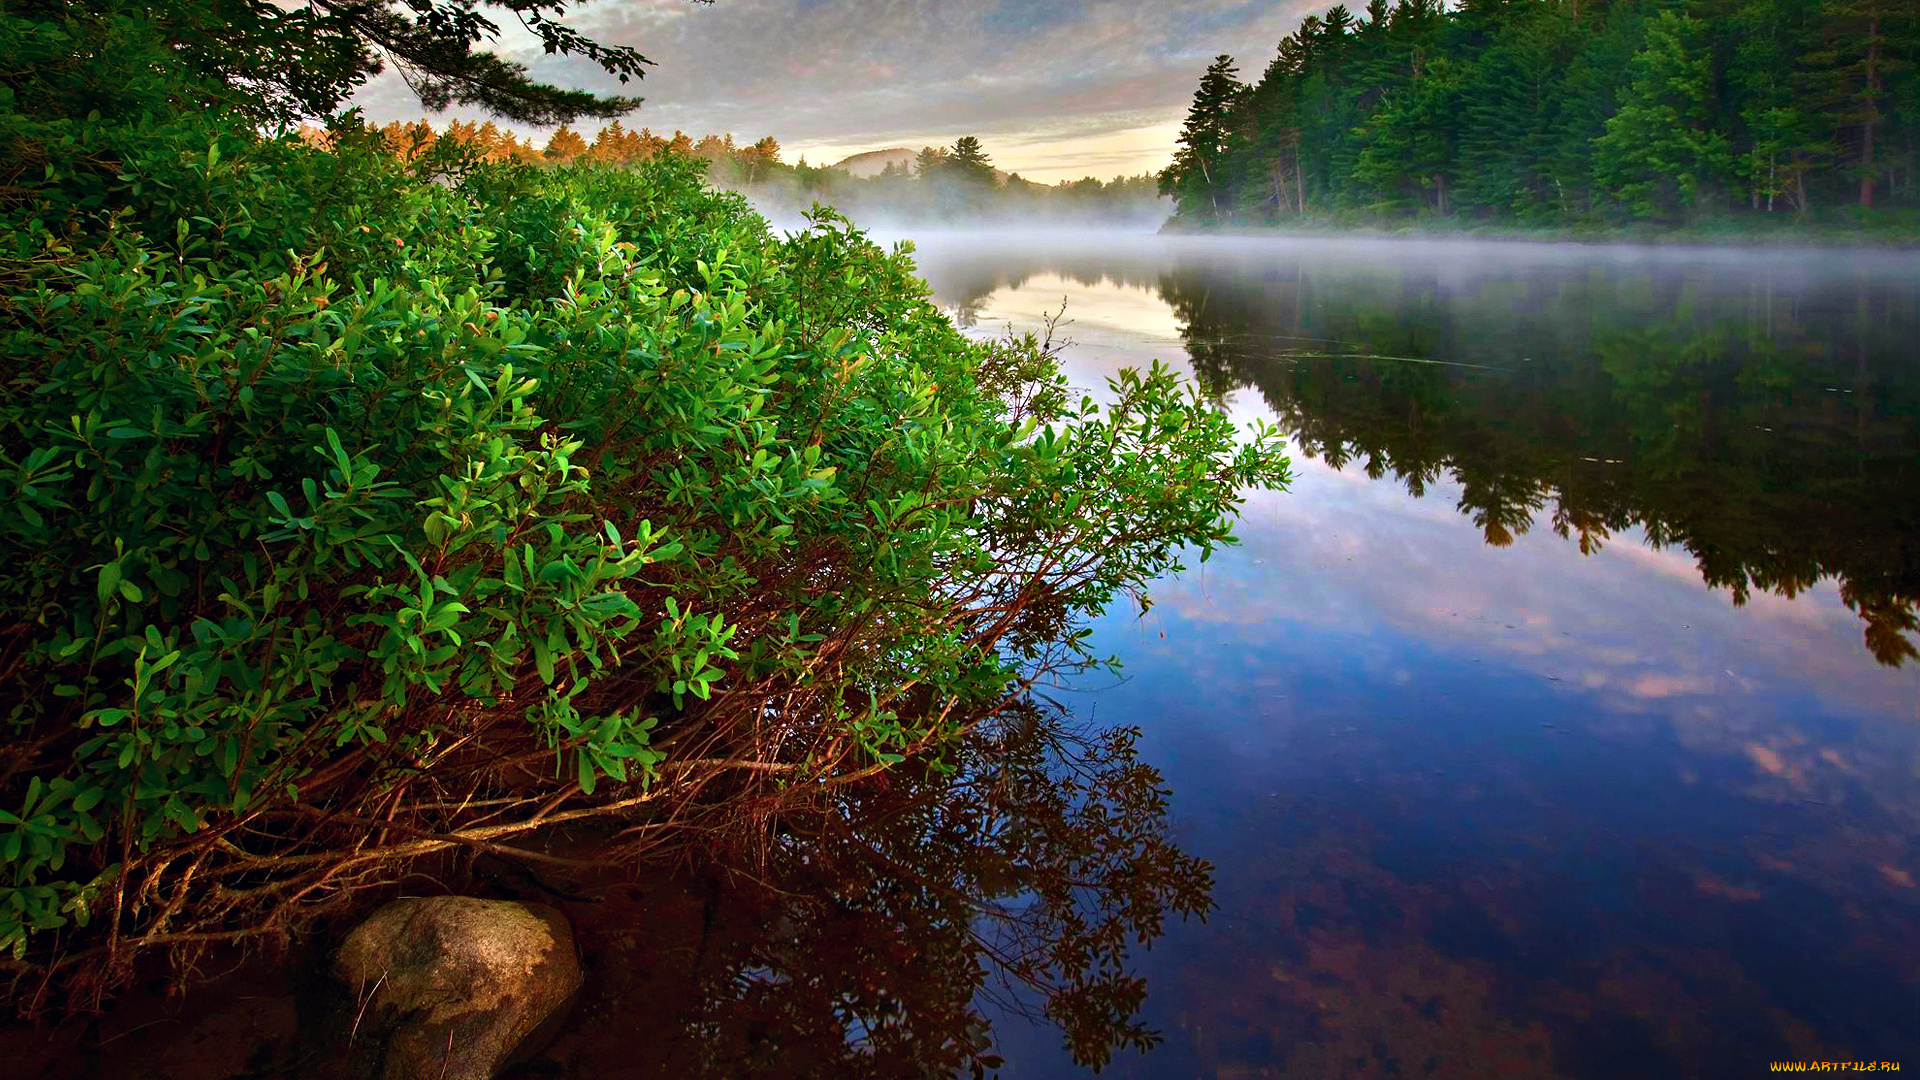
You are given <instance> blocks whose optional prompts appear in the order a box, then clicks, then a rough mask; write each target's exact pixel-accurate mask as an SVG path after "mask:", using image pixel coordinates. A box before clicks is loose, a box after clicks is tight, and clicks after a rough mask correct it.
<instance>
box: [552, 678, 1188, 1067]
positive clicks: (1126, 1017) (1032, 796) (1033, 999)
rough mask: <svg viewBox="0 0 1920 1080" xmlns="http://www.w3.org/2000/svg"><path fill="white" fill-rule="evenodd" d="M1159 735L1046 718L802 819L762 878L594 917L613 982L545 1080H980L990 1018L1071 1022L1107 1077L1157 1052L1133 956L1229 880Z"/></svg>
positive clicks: (1025, 709)
mask: <svg viewBox="0 0 1920 1080" xmlns="http://www.w3.org/2000/svg"><path fill="white" fill-rule="evenodd" d="M1137 736H1138V732H1136V731H1133V730H1130V729H1114V730H1108V731H1102V732H1097V733H1093V732H1078V731H1075V730H1072V729H1070V728H1069V727H1068V726H1067V723H1066V721H1065V720H1064V719H1063V717H1062V715H1061V714H1060V712H1059V710H1057V709H1055V708H1053V707H1052V706H1050V705H1047V704H1045V703H1043V702H1040V701H1034V700H1027V701H1024V702H1022V703H1021V704H1020V706H1019V707H1018V708H1017V709H1014V710H1009V712H1007V713H1005V714H1003V715H1002V716H1001V717H1000V718H998V719H997V720H995V721H994V722H993V725H992V727H991V729H983V730H980V731H978V732H976V733H975V735H974V736H973V737H972V738H971V739H970V740H969V741H968V742H967V743H966V745H965V746H964V747H962V748H961V749H959V750H958V751H956V752H955V754H954V755H953V757H952V758H951V759H950V762H949V763H948V768H949V771H944V772H943V771H942V770H939V769H935V768H931V767H921V768H919V769H917V770H915V771H914V772H913V773H911V774H910V773H909V772H908V771H907V770H906V769H905V768H904V767H903V768H901V769H899V770H896V771H895V772H894V773H893V774H892V775H891V776H883V777H876V778H873V779H872V780H870V781H868V782H867V783H866V784H865V786H863V787H861V788H860V789H859V790H857V791H852V792H849V793H846V794H844V795H840V796H836V797H835V798H834V799H833V801H832V803H831V805H830V806H829V807H828V808H827V809H826V811H825V812H824V813H821V814H819V815H810V816H809V817H807V818H806V819H789V820H786V821H785V822H784V823H783V825H782V827H781V828H780V830H779V832H778V834H777V837H776V838H775V839H774V840H773V842H772V843H771V844H770V846H769V848H768V849H767V850H766V851H765V852H764V853H763V855H762V856H761V857H760V859H759V860H758V865H757V866H754V867H751V868H747V867H740V866H736V867H733V868H732V869H731V870H720V871H716V872H715V876H713V877H711V878H709V879H706V884H705V886H704V895H701V893H702V891H703V889H702V887H700V886H693V887H689V888H687V889H686V890H685V892H684V894H683V895H682V896H681V897H680V900H681V901H682V902H681V903H679V904H678V905H676V904H675V902H674V900H673V898H672V897H668V896H663V895H660V894H655V895H651V896H647V897H641V898H637V899H638V902H637V904H635V905H634V908H635V910H634V911H633V913H632V914H628V913H626V912H627V909H626V906H625V905H618V906H615V907H613V908H610V909H607V910H603V911H600V912H595V913H591V914H587V915H586V916H585V925H583V926H582V938H583V940H582V944H583V947H584V949H585V951H586V952H587V954H588V955H589V956H593V955H596V954H598V955H604V956H607V957H609V959H608V960H607V961H606V962H605V963H603V964H602V965H601V966H602V967H603V968H604V969H605V970H603V971H602V972H600V973H598V974H599V978H598V985H590V986H589V992H588V1001H587V1002H586V1003H585V1004H584V1006H583V1008H584V1010H585V1012H586V1015H584V1016H578V1017H576V1019H575V1021H574V1022H572V1023H569V1025H568V1027H569V1028H570V1029H571V1031H570V1033H569V1034H568V1035H567V1036H564V1037H562V1038H561V1039H560V1040H559V1041H558V1042H557V1043H556V1044H555V1045H554V1046H553V1047H552V1048H551V1049H550V1050H549V1051H548V1053H547V1054H545V1055H544V1056H543V1059H542V1060H540V1061H535V1062H532V1063H529V1064H528V1065H526V1066H523V1068H522V1072H523V1073H524V1075H527V1076H536V1075H568V1076H573V1075H581V1076H585V1075H596V1074H597V1072H596V1071H597V1070H604V1069H607V1068H610V1067H613V1068H617V1069H618V1070H619V1071H620V1073H621V1074H622V1075H646V1076H651V1075H662V1076H665V1075H672V1076H713V1077H744V1076H754V1077H811V1076H820V1077H835V1078H840V1077H855V1076H871V1077H907V1076H914V1077H918V1076H929V1077H931V1076H953V1075H968V1074H971V1075H975V1076H979V1075H983V1074H988V1073H990V1072H992V1071H993V1070H994V1069H995V1068H997V1067H998V1066H999V1065H1000V1061H999V1059H998V1057H997V1056H996V1055H995V1053H994V1051H993V1044H992V1032H991V1027H990V1024H989V1021H988V1019H987V1016H986V1015H985V1014H986V1013H987V1012H989V1011H991V1012H994V1013H998V1014H1002V1015H1011V1016H1015V1017H1018V1016H1022V1015H1024V1016H1028V1017H1030V1018H1032V1019H1034V1020H1041V1021H1044V1022H1048V1023H1051V1024H1053V1025H1056V1026H1058V1027H1059V1029H1060V1030H1061V1032H1062V1033H1063V1036H1064V1039H1065V1043H1066V1046H1067V1048H1068V1049H1069V1050H1070V1051H1071V1053H1072V1055H1073V1057H1074V1058H1075V1060H1077V1061H1079V1062H1081V1063H1082V1064H1086V1065H1090V1066H1094V1067H1098V1066H1101V1065H1104V1064H1106V1063H1107V1062H1108V1061H1109V1060H1110V1058H1111V1055H1112V1054H1113V1053H1114V1052H1115V1051H1116V1050H1123V1049H1131V1050H1146V1049H1148V1048H1150V1047H1151V1046H1152V1045H1153V1044H1154V1043H1156V1042H1158V1041H1159V1036H1158V1035H1157V1034H1156V1033H1154V1032H1153V1031H1151V1030H1149V1029H1148V1028H1146V1027H1145V1026H1144V1025H1143V1024H1142V1023H1141V1022H1140V1021H1139V1019H1138V1012H1139V1009H1140V1006H1141V1003H1142V1002H1143V1000H1144V998H1145V994H1146V986H1145V983H1144V981H1143V980H1142V979H1140V978H1138V977H1137V976H1135V975H1133V974H1131V973H1130V972H1129V968H1128V959H1129V950H1130V948H1131V947H1133V946H1135V945H1145V944H1148V943H1150V942H1152V941H1153V940H1154V939H1156V938H1157V937H1159V935H1160V933H1161V928H1162V921H1163V919H1164V917H1165V916H1166V915H1167V913H1169V912H1172V913H1174V914H1177V915H1179V916H1181V917H1201V918H1204V917H1205V915H1206V913H1207V912H1208V911H1209V910H1211V908H1212V899H1211V891H1212V868H1211V867H1210V866H1209V865H1208V864H1207V863H1205V862H1203V861H1201V860H1199V859H1196V858H1193V857H1191V856H1189V855H1186V854H1184V853H1183V852H1181V851H1180V850H1179V848H1177V847H1176V846H1175V845H1174V844H1173V843H1172V841H1171V840H1170V838H1169V836H1168V832H1167V796H1168V792H1167V790H1166V789H1165V787H1164V785H1163V783H1162V781H1161V778H1160V775H1159V773H1157V772H1156V771H1155V770H1154V769H1153V768H1151V767H1149V766H1147V765H1145V764H1142V763H1141V762H1140V761H1139V760H1138V758H1137V757H1136V755H1135V749H1134V741H1135V739H1136V738H1137ZM570 910H574V911H577V910H578V909H570ZM628 918H637V919H639V920H640V921H641V929H639V930H638V931H633V930H631V928H620V927H618V926H617V925H616V924H618V923H620V922H622V921H624V920H626V919H628ZM676 925H678V926H679V927H680V930H678V931H676V930H675V929H674V927H675V926H676ZM635 933H637V934H639V935H640V936H641V938H642V940H640V941H637V942H636V941H635V940H633V937H632V935H633V934H635ZM598 936H611V937H622V936H625V938H626V940H624V941H623V942H618V943H615V942H610V941H596V940H595V939H596V937H598ZM689 953H690V954H691V956H689V955H688V954H689ZM689 983H690V984H691V987H690V988H691V993H688V990H689ZM667 994H671V995H672V998H671V999H666V998H664V995H667ZM607 1075H611V1073H607Z"/></svg>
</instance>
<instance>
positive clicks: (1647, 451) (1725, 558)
mask: <svg viewBox="0 0 1920 1080" xmlns="http://www.w3.org/2000/svg"><path fill="white" fill-rule="evenodd" d="M1506 247H1507V248H1508V249H1509V250H1506V251H1503V252H1501V253H1500V254H1501V257H1500V258H1489V257H1487V256H1486V255H1485V254H1484V251H1483V249H1480V248H1475V247H1464V246H1459V245H1445V244H1401V245H1398V246H1397V249H1396V248H1395V247H1394V246H1392V245H1368V244H1350V245H1344V246H1334V247H1331V248H1329V247H1326V246H1322V247H1318V248H1313V247H1300V246H1291V247H1289V246H1285V245H1272V244H1268V245H1248V244H1234V243H1232V242H1220V243H1215V244H1206V243H1201V244H1191V243H1190V244H1184V245H1173V246H1169V245H1167V244H1166V243H1165V242H1155V241H1134V242H1130V243H1129V242H1119V243H1117V244H1115V245H1113V246H1101V245H1098V244H1084V243H1082V244H1077V245H1065V246H1062V247H1058V248H1051V247H1048V246H1047V245H1045V244H1037V245H1036V244H1032V243H1023V244H1022V245H1020V247H1018V248H1015V249H1011V250H1010V249H1009V248H1006V247H999V246H994V245H990V244H981V245H972V246H966V247H961V246H958V245H954V244H951V243H948V244H944V245H943V244H942V243H941V242H940V241H939V240H938V239H936V240H934V241H931V242H930V244H929V250H930V251H931V252H932V255H931V256H930V257H923V262H924V263H925V264H926V266H927V269H928V271H929V279H930V280H931V281H932V282H933V284H934V286H935V288H936V290H937V291H938V292H939V293H940V294H941V295H942V296H943V297H945V298H946V299H947V300H948V301H949V302H950V303H951V304H953V305H954V306H955V307H956V309H957V310H958V311H960V313H961V314H962V315H963V317H964V318H965V319H968V320H974V321H977V320H978V318H979V315H980V310H981V306H982V305H983V304H984V303H986V301H987V298H988V297H989V296H991V295H993V293H994V292H995V291H996V290H1007V289H1018V288H1019V287H1020V286H1021V285H1023V284H1025V283H1026V282H1027V281H1028V280H1029V279H1030V278H1032V277H1033V276H1034V275H1035V274H1040V273H1049V274H1054V275H1058V276H1059V277H1060V278H1064V279H1066V280H1068V281H1072V282H1078V283H1081V284H1083V285H1089V286H1107V288H1106V289H1104V290H1102V291H1104V293H1105V294H1106V296H1107V297H1108V298H1111V297H1113V296H1116V295H1125V293H1126V291H1127V289H1126V288H1125V287H1132V288H1133V289H1138V290H1141V291H1144V290H1145V289H1147V288H1151V289H1152V290H1153V292H1154V293H1155V294H1157V299H1159V300H1160V301H1162V302H1163V303H1164V306H1165V308H1167V309H1169V310H1170V312H1171V315H1172V326H1173V327H1174V329H1175V332H1176V333H1177V334H1178V338H1179V341H1180V344H1181V345H1182V346H1183V348H1184V351H1185V352H1186V353H1187V355H1188V356H1189V357H1190V359H1191V362H1192V365H1193V370H1194V372H1195V374H1196V375H1197V376H1198V377H1199V378H1200V379H1201V381H1202V382H1203V384H1205V385H1206V386H1207V387H1208V388H1209V389H1210V390H1211V391H1212V392H1213V393H1215V394H1216V395H1222V396H1224V395H1226V394H1228V393H1230V392H1232V391H1234V390H1237V389H1243V388H1247V389H1252V390H1254V391H1255V392H1257V393H1258V394H1259V395H1260V397H1261V398H1262V399H1263V400H1264V402H1265V404H1266V406H1267V408H1268V410H1269V411H1270V413H1271V418H1272V419H1273V420H1274V421H1275V422H1276V423H1278V424H1279V426H1280V427H1281V428H1282V430H1283V431H1285V432H1286V433H1287V434H1288V435H1289V436H1291V438H1292V440H1293V442H1294V444H1295V446H1296V448H1297V449H1298V450H1299V451H1300V452H1302V453H1304V454H1306V455H1308V456H1310V457H1313V458H1316V459H1319V460H1322V461H1325V462H1326V463H1328V464H1329V465H1331V466H1333V467H1334V468H1336V469H1339V468H1342V467H1344V466H1346V465H1347V464H1348V463H1350V462H1351V463H1357V464H1359V465H1361V466H1362V467H1363V468H1364V470H1365V473H1366V475H1367V476H1368V477H1370V478H1372V479H1376V480H1377V479H1381V478H1383V477H1386V476H1392V477H1393V478H1394V479H1395V480H1397V481H1398V482H1399V483H1401V484H1402V485H1403V486H1404V487H1405V489H1406V490H1407V491H1408V492H1410V493H1411V494H1413V495H1416V496H1421V495H1424V494H1425V493H1426V492H1427V490H1428V489H1429V488H1430V487H1432V486H1433V484H1434V483H1435V481H1436V480H1438V479H1440V478H1442V477H1448V478H1451V479H1452V480H1454V481H1455V482H1457V484H1458V485H1459V487H1460V488H1461V491H1460V494H1459V498H1458V509H1459V510H1460V512H1461V513H1462V514H1464V515H1466V516H1468V517H1469V518H1471V519H1472V521H1473V522H1474V524H1475V525H1476V526H1478V527H1479V528H1480V529H1481V531H1482V535H1483V536H1484V537H1485V540H1486V542H1487V543H1488V544H1491V545H1494V546H1502V547H1503V546H1507V545H1509V544H1511V543H1512V542H1513V539H1514V537H1516V536H1518V535H1522V534H1524V533H1526V532H1527V531H1528V530H1529V529H1531V528H1533V527H1534V526H1535V523H1536V522H1539V521H1542V520H1543V519H1544V522H1545V523H1546V524H1547V525H1548V526H1549V527H1550V528H1551V529H1552V531H1553V532H1554V533H1555V534H1557V535H1559V536H1561V537H1563V538H1565V539H1568V540H1570V541H1572V542H1575V543H1577V544H1578V546H1579V549H1580V551H1581V552H1582V553H1586V554H1592V553H1593V552H1595V551H1598V550H1599V549H1600V548H1601V547H1602V546H1603V545H1604V544H1605V543H1606V542H1607V541H1609V540H1610V539H1611V538H1613V537H1614V536H1616V535H1618V534H1619V533H1621V532H1622V531H1623V530H1627V529H1630V528H1631V529H1637V530H1639V531H1640V533H1641V534H1642V535H1643V537H1644V540H1645V542H1646V543H1648V544H1650V545H1651V546H1653V547H1654V548H1656V549H1664V548H1668V547H1673V548H1678V549H1680V550H1683V551H1685V552H1686V553H1688V554H1689V555H1691V556H1692V557H1693V558H1694V560H1695V562H1696V565H1697V567H1698V570H1699V573H1700V576H1701V578H1702V579H1703V580H1704V581H1705V582H1706V583H1707V584H1708V585H1710V586H1712V587H1714V588H1718V589H1725V590H1727V592H1728V593H1729V594H1730V596H1731V597H1732V600H1733V602H1734V603H1735V604H1736V605H1742V604H1745V603H1746V602H1747V601H1748V599H1749V598H1750V597H1751V595H1752V594H1753V593H1754V592H1755V591H1762V592H1768V593H1773V594H1775V595H1779V596H1784V597H1793V596H1797V595H1799V594H1801V593H1803V592H1805V591H1806V590H1807V589H1809V588H1811V587H1812V586H1814V585H1815V584H1816V583H1817V582H1819V581H1821V580H1822V579H1828V578H1831V579H1833V580H1835V581H1836V582H1837V583H1838V586H1839V590H1840V596H1841V599H1842V601H1843V602H1844V603H1845V604H1846V606H1847V607H1848V608H1850V609H1851V610H1853V611H1854V612H1855V613H1857V614H1858V615H1859V617H1860V619H1861V620H1862V622H1863V623H1864V624H1865V625H1864V634H1863V636H1864V641H1865V645H1866V648H1867V649H1868V651H1869V652H1870V653H1871V654H1872V655H1873V656H1874V657H1875V658H1876V659H1877V660H1879V661H1880V662H1881V663H1883V664H1889V665H1898V664H1900V663H1902V662H1903V661H1906V660H1910V659H1912V658H1914V657H1915V655H1916V652H1915V636H1916V633H1917V632H1920V616H1917V615H1916V603H1920V365H1916V364H1915V363H1913V362H1912V356H1913V351H1912V350H1913V342H1914V341H1915V340H1916V337H1920V281H1916V277H1917V276H1920V275H1916V267H1915V265H1914V261H1913V260H1912V259H1911V257H1903V256H1877V255H1873V254H1867V255H1845V256H1836V255H1831V254H1819V253H1779V252H1769V253H1759V254H1758V256H1757V257H1756V255H1754V254H1748V253H1714V252H1706V253H1695V254H1691V255H1686V254H1681V255H1675V254H1671V253H1669V254H1666V255H1660V256H1654V255H1650V254H1647V253H1635V252H1631V251H1607V250H1604V249H1602V250H1599V251H1594V250H1585V249H1565V248H1558V247H1549V246H1540V247H1535V248H1531V249H1528V248H1527V247H1526V246H1517V245H1507V246H1506ZM1516 247H1519V248H1520V251H1519V253H1518V254H1516V253H1515V252H1514V251H1513V250H1512V249H1514V248H1516ZM1137 329H1138V328H1137ZM1145 329H1146V331H1147V333H1148V334H1149V335H1151V336H1157V334H1155V333H1154V332H1155V331H1158V330H1159V329H1160V328H1159V327H1149V328H1145Z"/></svg>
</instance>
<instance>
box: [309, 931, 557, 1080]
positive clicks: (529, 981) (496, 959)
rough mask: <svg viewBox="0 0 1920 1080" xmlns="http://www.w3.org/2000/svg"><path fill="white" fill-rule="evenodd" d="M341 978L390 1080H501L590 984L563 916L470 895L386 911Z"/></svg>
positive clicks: (350, 939) (347, 957) (356, 942)
mask: <svg viewBox="0 0 1920 1080" xmlns="http://www.w3.org/2000/svg"><path fill="white" fill-rule="evenodd" d="M335 973H336V974H337V975H338V976H339V977H340V978H341V979H343V980H345V982H346V984H347V987H348V988H349V989H350V990H351V991H352V992H353V993H354V1002H355V1020H354V1026H353V1030H352V1032H351V1035H350V1037H351V1038H352V1039H355V1040H362V1039H373V1040H379V1041H380V1043H381V1045H380V1051H379V1054H378V1055H377V1056H378V1060H379V1065H378V1070H379V1071H378V1075H379V1076H380V1077H381V1078H382V1080H490V1078H491V1077H492V1076H493V1074H494V1073H496V1072H498V1071H499V1070H500V1068H501V1066H503V1065H504V1064H505V1063H506V1062H507V1059H508V1055H510V1054H511V1053H512V1052H513V1050H514V1048H515V1047H517V1046H518V1045H519V1044H520V1043H521V1041H522V1040H524V1039H525V1038H526V1037H527V1035H528V1034H529V1033H531V1032H532V1031H533V1030H534V1029H535V1028H537V1027H539V1026H540V1023H541V1021H543V1020H545V1019H546V1018H547V1017H548V1016H549V1015H551V1014H552V1013H553V1012H554V1011H555V1010H557V1009H559V1008H560V1006H561V1005H563V1004H565V1003H566V1001H567V999H568V998H569V997H571V996H572V995H573V992H574V991H575V990H578V989H579V988H580V982H581V975H580V959H579V956H578V955H577V954H576V953H575V952H574V946H573V932H572V930H571V929H569V927H568V926H567V921H566V919H565V918H564V917H562V916H561V914H560V913H559V912H558V911H555V910H554V909H552V908H550V907H547V906H546V905H544V904H520V903H514V902H511V901H505V900H480V899H476V898H474V897H470V896H436V897H428V898H423V899H412V900H396V901H394V902H393V903H390V904H388V905H386V906H385V907H382V908H381V909H380V910H378V911H376V912H374V913H373V914H372V915H371V916H369V917H368V919H367V921H366V922H363V923H361V924H360V925H359V926H358V927H356V928H355V929H354V931H353V933H351V934H349V935H347V940H346V942H345V943H344V944H343V945H342V946H341V947H340V951H339V952H338V953H337V954H336V956H335Z"/></svg>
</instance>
